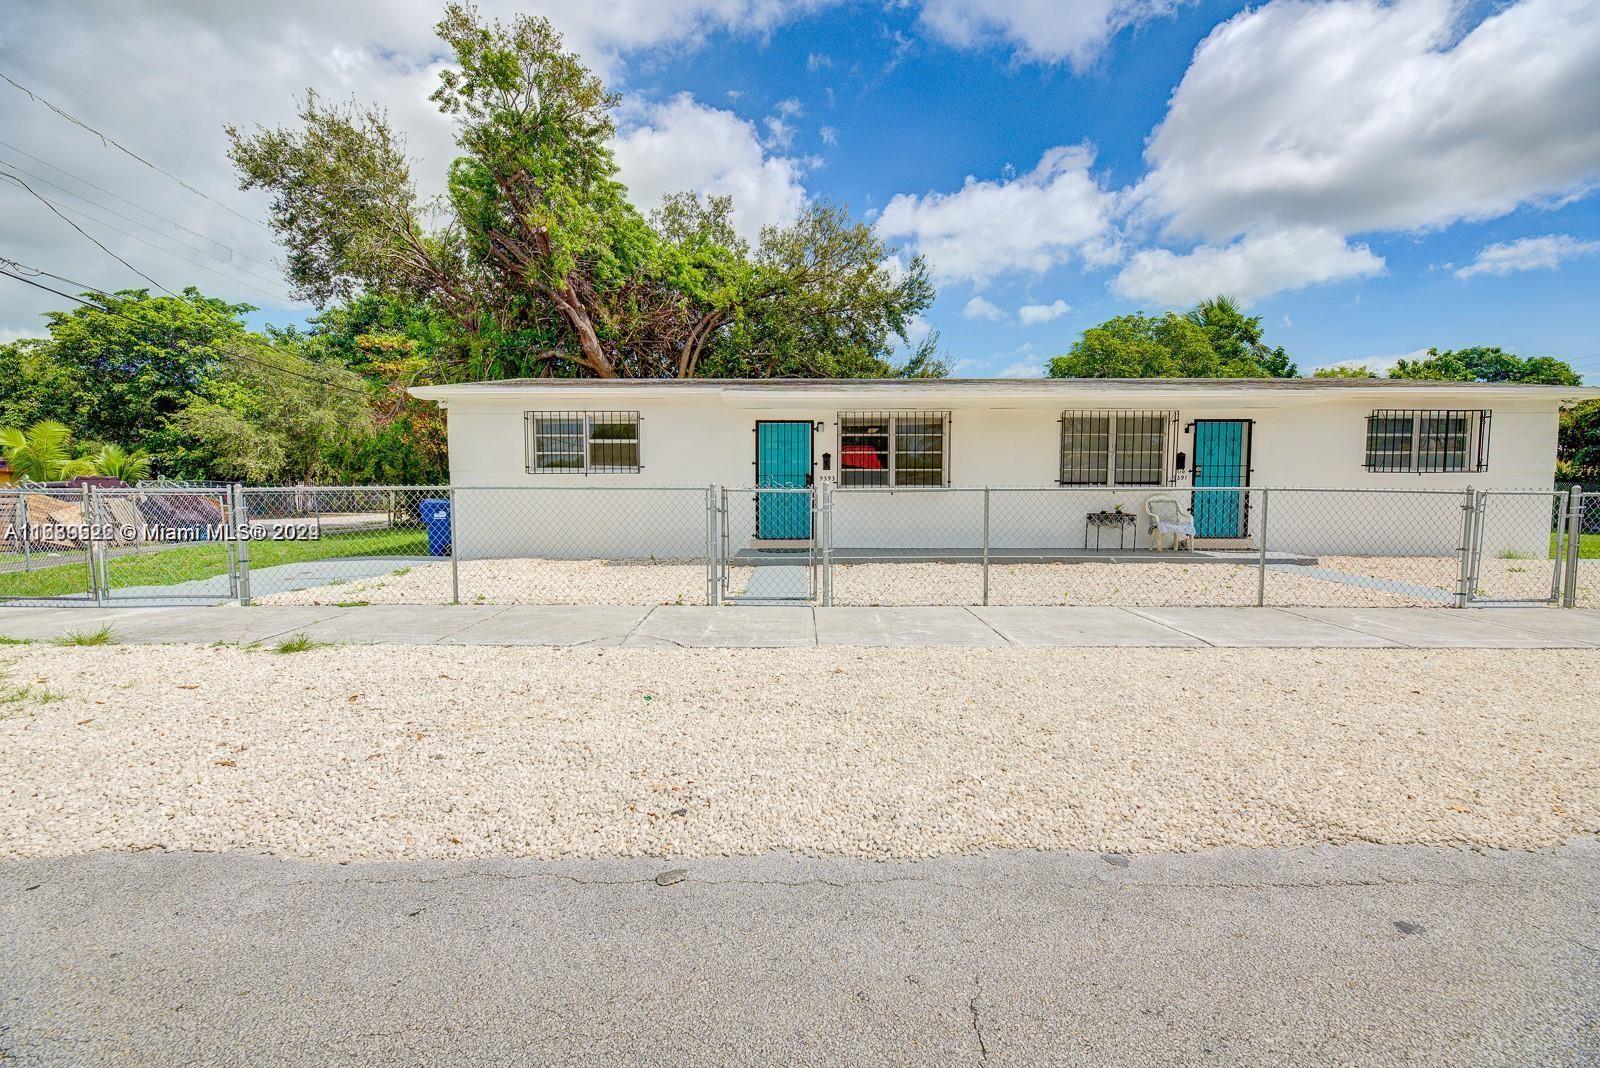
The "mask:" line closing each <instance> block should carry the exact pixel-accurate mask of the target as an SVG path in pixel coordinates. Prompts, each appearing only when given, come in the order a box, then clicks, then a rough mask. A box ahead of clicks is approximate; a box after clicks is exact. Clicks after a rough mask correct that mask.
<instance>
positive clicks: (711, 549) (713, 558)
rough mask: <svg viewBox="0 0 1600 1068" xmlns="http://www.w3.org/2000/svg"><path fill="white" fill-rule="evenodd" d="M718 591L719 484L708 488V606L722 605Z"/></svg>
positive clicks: (710, 485) (712, 484)
mask: <svg viewBox="0 0 1600 1068" xmlns="http://www.w3.org/2000/svg"><path fill="white" fill-rule="evenodd" d="M720 592H721V591H720V590H718V589H717V484H716V483H715V482H712V483H710V484H709V485H707V486H706V604H708V605H711V606H712V607H713V608H715V607H716V606H717V605H718V604H720V603H721V601H722V598H721V597H720V596H718V594H719V593H720Z"/></svg>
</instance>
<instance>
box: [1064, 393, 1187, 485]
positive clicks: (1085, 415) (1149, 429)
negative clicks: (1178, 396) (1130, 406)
mask: <svg viewBox="0 0 1600 1068" xmlns="http://www.w3.org/2000/svg"><path fill="white" fill-rule="evenodd" d="M1177 423H1178V413H1177V412H1157V411H1119V410H1105V411H1067V412H1062V413H1061V473H1060V478H1059V479H1058V481H1059V482H1060V483H1061V485H1063V486H1165V485H1169V484H1170V483H1171V482H1172V467H1173V455H1174V453H1173V445H1174V442H1175V441H1176V439H1177V434H1176V433H1174V428H1175V427H1176V426H1177Z"/></svg>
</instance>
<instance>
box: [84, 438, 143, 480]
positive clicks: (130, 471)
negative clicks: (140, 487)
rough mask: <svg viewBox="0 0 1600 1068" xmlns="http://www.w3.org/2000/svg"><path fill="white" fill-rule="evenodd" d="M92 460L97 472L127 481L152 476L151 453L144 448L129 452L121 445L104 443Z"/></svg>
mask: <svg viewBox="0 0 1600 1068" xmlns="http://www.w3.org/2000/svg"><path fill="white" fill-rule="evenodd" d="M91 462H92V463H93V464H94V470H95V473H96V474H99V475H105V476H107V477H109V478H120V479H121V480H122V481H124V482H127V483H134V482H138V481H139V480H140V479H144V478H149V477H150V454H149V453H148V452H145V451H144V450H143V449H134V450H133V451H132V452H129V451H128V450H127V449H124V448H123V447H122V446H121V445H102V446H100V451H99V452H98V453H97V454H95V456H94V459H93V460H92V461H91Z"/></svg>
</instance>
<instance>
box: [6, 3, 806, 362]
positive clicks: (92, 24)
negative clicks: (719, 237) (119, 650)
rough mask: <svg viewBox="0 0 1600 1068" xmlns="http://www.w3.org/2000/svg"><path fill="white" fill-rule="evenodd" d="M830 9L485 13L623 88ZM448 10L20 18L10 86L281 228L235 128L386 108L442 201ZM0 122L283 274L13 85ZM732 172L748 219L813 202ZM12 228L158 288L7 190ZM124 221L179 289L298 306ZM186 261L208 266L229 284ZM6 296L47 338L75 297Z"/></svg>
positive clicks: (780, 175)
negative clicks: (316, 95)
mask: <svg viewBox="0 0 1600 1068" xmlns="http://www.w3.org/2000/svg"><path fill="white" fill-rule="evenodd" d="M823 2H825V0H804V2H799V3H789V2H786V0H617V2H611V3H605V4H586V5H585V4H576V5H575V4H570V3H557V2H555V0H523V2H520V3H512V2H510V0H486V2H484V3H483V4H482V7H483V9H484V11H485V14H487V15H490V16H497V17H501V18H505V17H508V16H509V15H511V14H512V13H514V12H517V11H528V12H533V13H541V12H542V13H546V14H548V15H550V16H551V18H552V19H553V20H554V21H555V23H556V25H557V27H558V28H559V29H561V30H562V31H563V33H565V35H566V38H567V43H568V45H569V47H572V48H574V49H576V50H578V51H579V52H580V53H581V54H582V55H583V56H584V57H585V58H586V59H587V60H588V61H589V62H590V63H592V64H594V65H595V67H596V68H597V69H598V70H600V71H601V72H602V73H603V74H604V75H605V76H607V77H608V79H610V80H611V81H613V82H616V81H618V80H619V78H620V76H621V74H622V72H623V70H624V63H625V57H627V56H628V55H629V54H630V53H632V52H634V51H636V50H639V49H644V48H650V47H657V46H674V47H693V46H694V45H696V44H697V43H699V42H700V41H701V40H703V39H704V38H705V37H706V36H707V35H708V34H711V33H714V32H718V31H732V32H749V33H753V34H760V33H765V32H767V31H769V30H771V29H773V28H774V27H776V26H777V25H779V24H780V23H782V22H783V21H786V20H788V19H792V18H795V17H798V16H800V15H802V14H804V13H806V12H808V11H810V10H813V9H815V8H816V7H817V6H819V4H820V3H823ZM441 6H442V5H441V4H440V3H439V2H438V0H381V2H380V0H350V2H347V3H340V4H331V5H330V4H326V3H321V2H314V0H285V2H283V3H278V4H271V5H260V4H255V5H250V4H195V3H183V4H177V3H172V4H165V3H154V2H150V0H144V2H136V3H132V4H129V3H117V4H113V3H111V2H110V0H78V2H74V3H70V4H67V3H64V4H10V5H7V6H6V8H5V14H4V15H3V16H0V70H4V71H5V72H6V73H7V74H10V75H11V76H12V77H13V78H15V79H16V80H17V81H18V82H21V83H22V84H23V85H26V86H29V87H30V88H32V89H34V90H35V91H37V92H38V93H40V94H41V95H43V96H45V97H47V98H49V99H50V100H52V101H53V102H55V103H56V104H58V105H60V106H61V107H63V108H65V109H66V110H68V111H71V112H73V113H74V114H77V115H79V116H81V117H82V118H84V119H85V120H86V121H88V122H90V123H92V124H93V125H95V126H97V127H100V128H101V129H103V130H105V131H106V133H107V134H109V135H110V136H112V137H115V138H116V139H117V140H118V141H120V142H122V143H123V144H126V145H127V146H128V147H130V148H132V149H134V150H135V151H137V152H139V153H140V154H141V155H143V156H145V157H146V158H148V159H151V160H153V161H154V162H156V163H159V164H160V165H161V166H163V167H165V168H166V169H168V170H170V171H173V172H174V173H176V174H179V175H181V176H182V177H183V178H184V180H186V181H188V182H189V183H190V184H192V185H194V186H196V187H197V188H200V189H203V190H205V191H206V192H207V193H208V194H210V195H211V196H213V197H215V198H216V199H218V200H221V201H223V202H224V203H226V204H228V205H229V206H230V207H232V208H235V209H237V210H238V211H239V212H241V213H242V214H244V215H246V216H249V217H250V218H251V219H260V218H262V217H263V216H264V205H265V203H266V198H265V197H263V196H260V195H257V194H244V193H240V192H238V191H237V190H236V189H235V179H234V176H233V173H232V169H231V166H230V165H229V163H228V160H227V156H226V147H227V145H226V139H225V138H224V136H223V127H224V125H226V124H227V123H230V122H231V123H237V124H241V125H243V126H245V127H246V128H248V127H250V126H252V125H254V124H255V123H257V122H259V123H262V124H265V125H277V124H282V123H287V122H291V121H293V111H294V101H295V98H296V97H297V96H298V95H299V94H300V93H302V92H303V91H304V90H305V89H306V88H307V87H308V86H310V87H315V88H316V89H317V90H318V91H319V92H320V93H321V94H322V95H323V97H324V98H325V99H327V100H330V101H339V100H348V99H352V98H353V99H356V100H360V101H372V102H376V103H379V104H382V105H383V106H385V107H387V108H388V109H389V111H390V114H391V118H392V119H393V121H394V123H395V125H396V127H397V128H399V129H401V130H404V131H405V132H406V133H407V135H408V147H409V150H410V152H411V154H412V155H413V156H414V157H417V159H418V164H417V167H416V170H415V173H416V176H417V179H418V183H419V186H420V188H421V190H422V191H423V193H424V194H430V195H431V194H433V193H437V192H438V191H440V189H441V188H442V186H443V183H444V176H445V168H446V167H447V166H448V164H449V161H450V159H451V158H452V157H453V156H454V155H455V147H454V145H453V144H452V141H451V132H450V126H449V124H448V122H446V120H444V119H443V118H442V117H441V116H440V115H439V114H438V112H437V110H436V108H435V107H434V106H433V105H432V104H431V103H429V101H428V99H427V97H428V94H429V92H431V91H432V89H433V87H434V85H435V84H436V71H437V69H438V63H439V62H440V55H439V53H440V48H441V46H440V44H439V42H438V40H437V38H435V37H434V34H433V24H434V22H435V21H437V19H438V17H439V12H440V9H441ZM240 71H249V72H250V74H249V77H241V76H240ZM152 100H160V101H161V102H162V104H161V106H160V107H159V108H152V107H151V106H150V101H152ZM0 113H3V114H4V115H5V121H4V126H5V132H4V134H0V136H3V137H4V138H5V139H6V141H8V142H10V143H11V144H13V145H16V146H18V147H19V148H21V149H23V150H24V151H27V152H29V153H32V154H33V155H35V156H38V157H39V158H41V159H45V160H48V161H50V163H52V164H55V165H57V166H60V167H64V168H66V169H67V170H69V171H72V172H73V173H75V174H80V175H83V176H84V177H85V178H87V179H89V180H90V181H93V182H94V183H95V184H97V185H101V186H104V187H105V188H107V189H114V190H116V191H117V193H119V194H120V195H122V196H125V197H127V198H129V199H130V200H133V201H135V202H137V203H139V204H141V205H144V206H147V207H149V208H150V209H152V210H154V211H158V212H160V213H161V214H162V215H165V216H167V217H169V218H171V219H174V220H177V221H178V222H179V223H181V224H182V225H184V226H187V227H190V228H192V229H194V230H197V231H199V232H201V233H203V234H205V235H206V236H207V238H210V239H212V240H214V241H217V242H222V243H225V244H227V245H228V246H230V247H231V248H233V249H235V250H237V252H238V253H242V254H243V255H246V256H250V257H253V258H254V259H256V260H259V261H262V262H264V263H267V264H271V263H273V262H275V261H276V260H277V259H278V257H279V252H278V249H277V248H276V246H275V245H274V243H273V241H272V238H271V236H270V235H269V234H268V233H266V232H265V231H264V230H262V229H261V228H260V227H258V226H256V225H254V224H253V223H251V222H246V221H244V220H241V219H239V218H237V217H235V216H233V215H231V214H229V213H228V212H227V211H225V210H223V209H221V208H218V207H217V206H215V205H214V204H211V203H209V202H207V201H205V200H201V199H200V198H198V197H195V196H193V195H192V194H190V193H187V192H185V191H184V190H183V189H181V188H180V187H178V186H177V185H175V184H173V183H172V182H171V181H170V180H169V179H166V178H163V177H161V176H160V175H158V174H156V173H154V172H152V171H150V170H148V169H146V168H144V167H142V166H140V165H139V164H137V163H135V162H134V161H132V160H130V159H128V158H127V157H125V156H122V155H120V154H119V153H117V152H115V151H114V150H111V149H107V148H106V147H104V146H103V145H102V144H101V143H100V141H99V140H98V139H97V138H95V137H93V136H92V135H90V134H87V133H85V132H84V131H82V130H79V129H77V128H75V127H73V126H71V125H69V124H68V123H66V122H65V121H64V120H62V119H61V118H59V117H57V116H55V115H53V114H52V113H51V112H49V111H48V110H47V109H45V108H44V107H43V106H41V105H39V104H35V103H33V102H30V101H29V100H28V98H27V97H25V96H24V95H22V94H21V93H20V92H17V91H16V90H15V89H12V88H11V87H10V86H9V85H5V84H4V83H0ZM680 151H682V149H681V146H680ZM684 154H686V155H692V154H693V153H684ZM0 157H4V158H6V159H10V160H11V161H13V162H14V163H18V164H20V165H22V166H24V167H26V168H27V169H29V170H32V171H35V172H36V173H38V174H40V175H43V176H45V177H48V178H49V179H50V180H52V181H57V182H59V183H60V184H61V185H64V186H69V187H71V188H73V189H75V190H78V191H79V192H82V193H83V194H84V195H86V196H92V197H94V198H95V199H97V200H100V201H102V202H104V203H107V204H109V205H111V206H114V207H116V208H117V209H118V210H119V211H124V212H126V213H127V214H129V215H133V216H136V217H138V218H140V219H142V220H144V221H145V222H148V223H150V224H151V225H153V226H156V227H157V228H158V229H161V230H163V232H164V233H165V234H167V235H169V236H170V237H180V238H181V240H183V241H184V242H187V243H189V244H191V245H194V246H201V247H204V248H206V249H207V250H208V251H211V252H216V253H218V254H219V255H222V256H223V257H224V258H227V257H229V256H230V255H232V256H233V258H234V259H235V260H241V257H240V256H237V255H234V254H231V253H228V252H226V251H225V250H222V249H220V248H218V247H217V246H216V245H213V244H207V243H206V242H205V241H203V240H201V239H196V238H194V237H192V236H181V235H180V234H179V233H178V232H177V231H175V230H173V228H172V227H170V226H169V225H167V224H164V223H161V222H160V221H159V220H153V219H151V218H149V217H148V216H146V215H144V214H143V213H142V212H139V211H138V210H136V209H130V208H128V207H127V205H125V204H121V203H119V202H116V201H111V200H109V199H108V198H106V197H105V196H104V194H100V193H97V192H94V191H92V190H89V189H87V188H86V187H83V186H80V185H79V184H78V183H76V182H74V181H72V180H71V179H69V178H65V177H63V176H62V175H61V174H59V173H58V172H55V171H51V170H49V169H47V168H45V167H44V166H43V165H42V164H36V163H34V162H32V161H29V160H27V159H26V158H24V157H21V156H19V155H17V154H16V153H15V152H13V151H12V150H9V149H4V148H0ZM719 173H720V174H721V175H722V181H723V183H724V184H728V185H749V186H751V187H752V189H751V190H750V191H751V192H753V193H754V194H755V196H756V200H757V202H758V203H756V204H751V205H746V207H745V208H744V209H743V210H745V211H746V213H747V214H749V215H752V216H762V215H765V216H767V217H772V216H775V215H777V214H779V212H778V211H777V210H776V209H775V207H774V205H775V204H776V205H780V206H787V205H792V204H793V203H794V202H795V201H794V199H793V198H794V196H796V195H797V194H794V193H793V192H792V190H791V189H790V188H789V186H791V185H792V184H793V182H794V181H795V180H796V179H795V178H794V176H793V175H792V173H789V172H785V170H784V167H783V164H782V163H781V162H779V163H776V164H774V165H772V166H771V167H770V169H769V167H768V166H767V165H766V164H757V165H756V166H755V168H754V173H753V175H751V176H750V177H749V178H748V179H747V180H745V181H742V182H741V181H737V180H735V178H734V173H735V172H734V170H733V169H731V168H728V167H723V168H721V169H720V170H719ZM41 192H46V193H47V195H51V196H53V197H59V198H60V199H61V201H62V203H63V204H68V205H76V206H78V207H80V208H84V210H86V211H94V210H95V209H92V208H87V207H85V206H84V205H83V204H82V203H81V202H78V201H73V200H72V199H71V198H69V197H67V196H66V195H65V194H63V193H59V192H51V191H49V190H47V189H41ZM0 218H4V219H5V220H6V225H5V231H6V233H5V249H4V252H5V254H6V255H9V256H12V257H14V258H16V259H18V260H21V261H22V262H24V263H29V264H32V265H35V266H40V267H44V268H46V269H48V270H51V271H55V272H57V273H59V274H63V275H67V276H69V277H72V278H77V279H81V280H82V281H83V282H85V283H88V284H90V285H93V286H101V287H107V288H111V289H116V288H120V287H124V286H143V285H145V283H144V282H142V281H140V279H139V278H138V277H137V276H135V275H133V274H131V273H130V272H128V271H127V270H126V269H125V268H122V267H120V266H118V265H117V264H116V263H115V262H114V261H113V260H111V259H110V258H108V257H107V256H106V255H105V254H104V253H102V252H100V251H98V250H97V249H95V248H94V246H92V245H90V244H89V243H88V242H86V241H84V240H83V239H82V238H80V237H78V236H77V235H76V234H74V233H73V232H72V231H71V229H70V228H68V227H67V226H66V224H64V223H62V222H61V221H60V220H59V219H56V218H55V217H54V216H52V215H50V213H49V212H48V211H46V210H44V209H42V208H41V207H40V206H39V205H38V204H37V202H36V201H32V200H31V198H29V197H28V195H27V194H26V193H24V192H22V191H21V190H19V189H16V188H14V187H11V186H9V184H8V183H0ZM79 221H80V222H81V221H82V220H81V219H80V220H79ZM111 222H112V223H113V224H114V225H116V226H117V227H118V228H119V229H124V230H127V231H128V232H130V233H137V234H139V235H140V236H141V237H143V238H145V239H147V240H150V241H152V242H155V243H156V244H158V245H161V246H163V247H170V248H171V249H172V252H173V254H172V255H168V254H165V253H162V252H158V251H156V250H155V249H152V248H149V247H147V246H145V245H141V244H139V243H137V242H136V241H133V240H131V239H129V238H126V237H123V236H120V235H118V234H115V233H113V232H111V230H110V229H109V228H108V227H106V226H96V225H95V224H92V223H85V224H84V225H85V226H86V227H89V228H90V229H93V230H94V232H95V233H96V236H98V237H100V239H101V240H103V241H104V242H105V243H106V244H107V245H109V246H110V247H111V248H112V249H114V250H115V251H117V252H118V253H119V254H121V255H123V256H125V257H126V258H127V259H128V260H130V261H131V262H133V263H134V264H135V265H137V266H138V267H140V268H141V269H143V270H144V271H146V273H148V274H150V275H151V276H152V277H154V278H156V279H157V280H158V281H160V282H162V283H164V284H165V285H167V286H170V287H172V288H174V289H176V288H179V287H181V286H183V285H187V284H197V285H199V286H201V287H202V288H203V289H205V290H206V291H207V292H208V293H211V294H214V295H216V296H221V297H225V298H228V299H233V300H243V301H248V302H250V303H252V304H258V305H261V306H264V307H267V308H276V309H283V308H285V307H288V306H289V302H288V301H287V300H286V299H284V297H283V296H282V294H283V292H284V291H285V286H284V283H283V282H282V280H281V278H280V277H279V276H278V275H277V272H276V271H275V269H273V268H272V267H270V266H268V267H262V266H259V265H258V264H256V263H252V262H250V261H248V260H241V262H243V263H245V264H246V265H248V266H249V267H250V269H251V270H254V271H259V272H261V273H263V274H266V275H268V277H269V278H270V279H272V280H271V281H268V280H263V279H261V278H255V277H252V276H250V275H247V274H243V273H242V272H241V271H239V270H237V269H235V268H233V267H230V266H228V265H226V264H224V263H219V262H217V261H216V260H213V259H211V258H209V257H208V256H206V255H205V254H204V253H202V252H197V251H194V249H193V248H191V249H189V250H187V251H186V250H185V249H183V248H182V247H181V246H177V245H172V243H171V242H170V241H169V240H168V238H166V237H159V236H157V235H155V234H152V233H150V232H149V231H146V230H142V229H138V228H136V227H135V226H133V225H132V224H130V223H127V222H125V221H122V220H115V219H113V220H111ZM177 256H183V257H187V258H189V259H195V260H199V261H200V262H202V263H205V264H207V265H208V266H210V267H212V268H214V269H215V270H217V271H220V272H221V274H222V275H223V276H224V277H218V276H217V275H215V274H211V273H207V272H206V271H204V270H201V269H200V268H198V267H195V266H193V265H192V264H188V263H184V262H183V261H182V260H180V259H178V258H176V257H177ZM0 283H4V287H3V288H0V329H9V330H18V331H21V332H23V333H24V334H26V335H30V336H31V335H35V334H38V333H40V332H41V331H42V323H41V320H40V319H39V317H38V316H39V313H40V312H41V311H42V310H44V309H45V308H55V307H60V306H61V305H62V304H63V301H62V300H61V299H60V298H58V297H54V296H51V295H49V294H44V293H40V292H39V291H37V290H33V289H30V288H28V287H26V286H23V285H21V284H20V283H13V282H7V281H5V280H4V279H0ZM252 286H259V287H260V289H261V290H265V291H266V292H265V293H263V292H259V291H257V290H256V289H254V288H251V287H252ZM269 294H271V295H269Z"/></svg>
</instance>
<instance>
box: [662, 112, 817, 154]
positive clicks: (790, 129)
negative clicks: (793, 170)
mask: <svg viewBox="0 0 1600 1068" xmlns="http://www.w3.org/2000/svg"><path fill="white" fill-rule="evenodd" d="M761 124H762V125H763V126H765V127H766V128H767V136H766V137H764V138H762V139H761V143H762V144H763V145H765V146H766V147H767V148H783V149H786V148H788V147H790V146H791V145H793V144H794V124H793V123H789V122H785V121H784V120H783V119H782V118H780V117H778V116H777V115H768V116H767V117H766V118H764V119H762V120H761ZM679 151H682V148H681V147H680V148H679Z"/></svg>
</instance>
